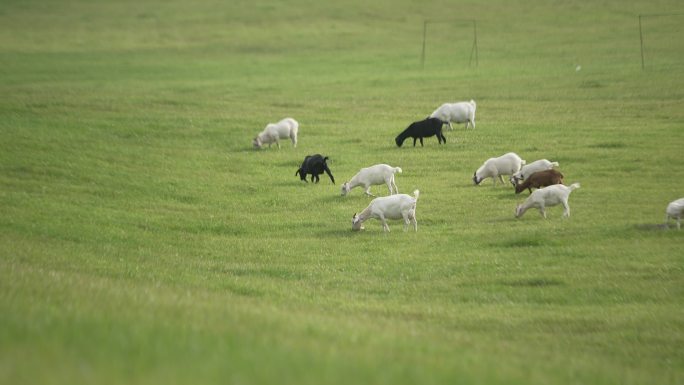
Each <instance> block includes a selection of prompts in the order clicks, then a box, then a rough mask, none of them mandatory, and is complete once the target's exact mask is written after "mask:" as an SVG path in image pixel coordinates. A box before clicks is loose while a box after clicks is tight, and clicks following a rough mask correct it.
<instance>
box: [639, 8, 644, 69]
mask: <svg viewBox="0 0 684 385" xmlns="http://www.w3.org/2000/svg"><path fill="white" fill-rule="evenodd" d="M639 40H640V41H641V70H642V71H643V70H644V34H643V33H642V32H641V15H639Z"/></svg>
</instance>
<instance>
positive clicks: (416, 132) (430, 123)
mask: <svg viewBox="0 0 684 385" xmlns="http://www.w3.org/2000/svg"><path fill="white" fill-rule="evenodd" d="M444 124H445V123H444V122H442V121H441V120H439V119H437V118H427V119H425V120H421V121H418V122H413V123H411V125H410V126H408V128H406V129H405V130H404V132H402V133H401V134H399V135H398V136H397V137H396V138H395V139H394V141H395V142H397V146H398V147H401V145H402V144H404V140H406V138H413V147H415V146H416V139H420V146H421V147H422V146H423V138H429V137H431V136H433V135H437V140H438V141H439V144H442V141H444V143H446V138H445V137H444V135H443V134H442V125H444Z"/></svg>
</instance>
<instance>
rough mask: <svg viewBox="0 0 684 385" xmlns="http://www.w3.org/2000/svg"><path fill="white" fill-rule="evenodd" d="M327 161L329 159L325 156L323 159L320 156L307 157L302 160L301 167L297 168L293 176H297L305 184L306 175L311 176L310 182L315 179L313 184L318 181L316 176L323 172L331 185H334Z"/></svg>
mask: <svg viewBox="0 0 684 385" xmlns="http://www.w3.org/2000/svg"><path fill="white" fill-rule="evenodd" d="M328 159H329V158H328V157H327V156H326V157H325V158H324V157H323V156H322V155H321V154H315V155H307V156H306V157H305V158H304V162H302V165H301V166H300V167H299V170H297V172H295V176H297V174H299V178H300V179H301V180H303V181H304V182H306V175H307V174H311V182H313V181H314V178H315V179H316V182H315V183H318V181H319V180H320V179H319V178H318V176H319V175H321V174H323V172H325V173H326V174H328V176H329V177H330V180H331V181H332V182H333V184H335V178H334V177H333V175H332V173H331V172H330V169H329V168H328V163H327V161H328ZM307 183H308V182H307Z"/></svg>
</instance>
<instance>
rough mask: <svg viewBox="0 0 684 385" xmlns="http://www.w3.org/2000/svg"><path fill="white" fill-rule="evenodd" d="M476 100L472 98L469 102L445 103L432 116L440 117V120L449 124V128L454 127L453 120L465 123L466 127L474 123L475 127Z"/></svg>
mask: <svg viewBox="0 0 684 385" xmlns="http://www.w3.org/2000/svg"><path fill="white" fill-rule="evenodd" d="M476 107H477V106H476V105H475V101H474V100H470V101H469V102H458V103H444V104H442V105H441V106H439V108H437V109H436V110H435V111H434V112H433V113H432V114H430V117H431V118H438V119H439V120H441V121H443V122H446V123H447V124H449V129H450V130H453V129H454V127H453V126H452V125H451V122H456V123H465V124H466V126H465V128H468V125H470V124H472V125H473V128H475V109H476Z"/></svg>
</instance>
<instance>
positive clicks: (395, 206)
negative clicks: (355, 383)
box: [252, 100, 684, 231]
mask: <svg viewBox="0 0 684 385" xmlns="http://www.w3.org/2000/svg"><path fill="white" fill-rule="evenodd" d="M475 109H476V104H475V101H473V100H471V101H469V102H458V103H444V104H442V105H441V106H440V107H439V108H437V109H436V110H435V111H434V112H433V113H432V114H430V116H429V117H428V118H426V119H424V120H421V121H417V122H414V123H411V125H409V126H408V127H407V128H406V129H405V130H404V131H403V132H401V133H400V134H399V135H398V136H397V137H396V138H395V142H396V144H397V146H399V147H401V146H402V144H403V143H404V141H405V140H406V139H407V138H413V146H414V147H415V145H416V141H417V140H419V141H420V145H421V146H423V138H426V137H431V136H437V140H438V141H439V143H440V144H442V143H446V138H445V137H444V135H443V133H442V129H443V127H444V125H445V124H447V125H448V126H449V129H453V127H452V125H451V123H452V122H454V123H465V125H466V128H468V126H470V125H472V126H473V128H475ZM298 130H299V123H297V121H295V120H294V119H292V118H285V119H283V120H281V121H279V122H277V123H269V124H268V125H266V128H264V130H263V131H262V132H261V133H259V135H257V136H256V137H255V138H254V140H253V141H252V144H253V146H254V147H255V148H262V147H263V146H264V145H266V144H268V146H269V147H270V146H271V144H273V143H275V144H276V145H277V146H278V148H280V142H279V139H287V138H290V140H291V141H292V145H293V146H294V147H297V132H298ZM327 160H328V157H323V156H322V155H320V154H315V155H309V156H306V157H305V158H304V161H303V162H302V165H301V166H300V167H299V169H298V170H297V172H296V173H295V176H296V175H299V177H300V178H301V180H303V181H305V182H306V177H307V175H311V181H312V182H315V183H318V181H319V175H321V174H323V173H326V174H328V176H329V177H330V180H331V181H332V182H333V184H334V183H335V178H334V177H333V175H332V172H331V171H330V168H329V167H328V164H327ZM558 166H559V164H558V162H550V161H548V160H546V159H540V160H537V161H534V162H532V163H530V164H526V162H525V161H524V160H522V159H521V158H520V157H519V156H518V155H517V154H515V153H513V152H509V153H507V154H504V155H502V156H500V157H498V158H490V159H487V160H486V161H485V162H484V163H483V164H482V166H480V168H478V169H477V171H475V174H474V175H473V182H474V183H475V184H476V185H478V184H480V183H481V182H482V181H483V180H484V179H486V178H492V180H493V183H494V185H495V186H496V180H497V179H499V180H500V181H501V183H502V184H504V183H505V182H504V180H503V176H504V175H507V176H510V178H509V181H510V183H511V184H512V185H513V187H514V188H515V193H516V194H518V193H520V192H522V191H524V190H529V192H530V196H529V197H528V198H527V199H526V200H525V201H524V202H523V203H522V204H519V205H518V206H517V207H516V210H515V216H516V217H517V218H519V217H521V216H522V215H523V214H524V213H525V212H526V211H527V210H528V209H531V208H536V209H538V210H539V212H540V213H541V215H542V216H543V217H544V218H546V211H545V208H546V207H551V206H556V205H559V204H562V205H563V207H564V212H563V217H568V216H570V206H569V205H568V198H569V196H570V193H571V192H572V191H573V190H575V189H577V188H579V187H580V184H579V183H573V184H571V185H570V186H565V185H564V184H563V174H561V173H560V172H559V171H558V170H557V169H556V168H555V167H558ZM396 173H401V168H399V167H392V166H389V165H387V164H376V165H374V166H370V167H366V168H362V169H361V170H360V171H359V172H358V173H357V174H356V175H354V177H352V178H351V179H350V180H349V181H347V182H345V183H344V184H343V185H342V195H346V194H348V193H349V192H350V191H351V190H352V189H353V188H355V187H359V186H362V187H363V188H364V190H365V194H366V195H368V196H374V195H373V194H371V193H370V188H371V186H372V185H382V184H385V185H387V188H388V189H389V194H390V195H389V196H386V197H379V198H375V199H373V200H372V201H371V202H370V204H369V205H368V207H366V208H365V209H364V210H363V211H361V213H359V214H354V216H353V217H352V230H362V229H363V226H362V224H363V222H365V221H366V220H368V219H370V218H376V219H379V220H380V221H381V222H382V227H383V230H384V231H390V229H389V226H388V225H387V219H393V220H399V219H401V220H403V221H404V231H406V230H407V229H408V227H409V225H411V224H412V225H413V228H414V230H416V231H418V223H417V221H416V203H417V201H418V196H419V195H420V192H419V191H418V190H415V191H414V192H413V196H410V195H407V194H399V190H398V188H397V185H396V184H395V182H394V175H395V174H396ZM532 188H536V189H537V190H535V191H534V192H532ZM683 215H684V198H681V199H678V200H676V201H674V202H671V203H670V204H669V205H668V206H667V208H666V214H665V221H666V225H667V222H668V221H669V219H670V218H672V219H675V220H676V222H677V229H680V228H681V225H680V221H681V217H682V216H683Z"/></svg>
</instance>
